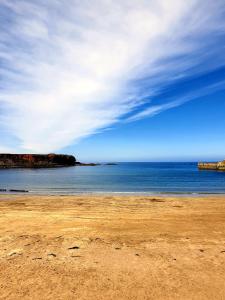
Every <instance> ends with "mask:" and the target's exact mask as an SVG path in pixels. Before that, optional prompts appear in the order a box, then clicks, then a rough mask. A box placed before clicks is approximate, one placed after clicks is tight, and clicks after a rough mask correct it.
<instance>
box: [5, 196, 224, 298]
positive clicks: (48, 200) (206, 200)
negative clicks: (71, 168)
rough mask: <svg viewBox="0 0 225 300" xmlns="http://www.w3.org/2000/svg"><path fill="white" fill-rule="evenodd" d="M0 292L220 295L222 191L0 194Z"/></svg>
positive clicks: (80, 295)
mask: <svg viewBox="0 0 225 300" xmlns="http://www.w3.org/2000/svg"><path fill="white" fill-rule="evenodd" d="M0 299H7V300H8V299H13V300H15V299H34V300H36V299H37V300H42V299H43V300H47V299H85V300H86V299H104V300H106V299H107V300H108V299H157V300H159V299H182V300H184V299H196V300H197V299H198V300H199V299H210V300H211V299H220V300H221V299H225V196H207V197H189V198H188V197H176V198H174V197H144V196H138V197H136V196H123V197H120V196H109V195H107V196H97V195H95V196H86V195H83V196H29V195H20V196H13V195H1V196H0Z"/></svg>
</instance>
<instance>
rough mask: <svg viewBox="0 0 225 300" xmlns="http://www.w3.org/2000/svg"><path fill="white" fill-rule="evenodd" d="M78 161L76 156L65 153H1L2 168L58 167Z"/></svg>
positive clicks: (67, 165)
mask: <svg viewBox="0 0 225 300" xmlns="http://www.w3.org/2000/svg"><path fill="white" fill-rule="evenodd" d="M76 163H77V162H76V158H75V157H74V156H72V155H64V154H0V168H56V167H69V166H75V165H76Z"/></svg>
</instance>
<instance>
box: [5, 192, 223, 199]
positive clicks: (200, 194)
mask: <svg viewBox="0 0 225 300" xmlns="http://www.w3.org/2000/svg"><path fill="white" fill-rule="evenodd" d="M4 195H12V196H28V197H38V196H41V197H45V196H46V197H48V196H49V197H63V196H65V197H76V196H86V197H91V196H93V197H105V196H115V197H117V196H118V197H132V196H135V197H156V196H158V197H166V198H167V197H190V198H194V197H211V196H219V197H223V196H225V192H214V193H212V192H208V193H207V192H189V193H187V192H177V193H175V192H165V193H164V192H155V193H153V192H152V193H149V192H105V191H104V192H74V193H62V192H58V193H56V192H55V193H54V192H52V193H46V192H39V193H38V192H36V191H35V192H32V191H20V190H18V191H12V192H11V191H6V192H1V191H0V197H1V196H4Z"/></svg>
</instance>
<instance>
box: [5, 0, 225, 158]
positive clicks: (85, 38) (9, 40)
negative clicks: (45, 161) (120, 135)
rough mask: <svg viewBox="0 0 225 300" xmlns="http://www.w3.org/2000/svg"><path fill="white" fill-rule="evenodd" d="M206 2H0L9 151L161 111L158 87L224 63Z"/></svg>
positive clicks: (217, 18) (62, 142) (219, 20)
mask: <svg viewBox="0 0 225 300" xmlns="http://www.w3.org/2000/svg"><path fill="white" fill-rule="evenodd" d="M214 2H215V3H213V2H212V1H205V2H204V5H203V4H202V1H197V0H190V1H178V0H157V1H145V0H132V1H128V0H123V1H111V0H98V1H97V0H93V1H85V0H84V1H76V0H67V1H66V0H63V1H57V0H54V1H53V0H48V1H43V0H39V1H35V0H33V1H28V0H23V1H21V0H14V1H11V0H3V1H1V4H0V18H1V23H0V78H1V79H0V125H1V129H0V130H4V132H7V134H8V135H9V136H10V137H11V139H12V141H15V143H14V144H15V145H16V149H17V150H18V151H26V152H29V151H32V152H50V151H58V150H60V149H62V148H63V147H66V146H67V145H70V144H72V143H74V142H76V141H79V140H80V139H81V138H83V137H85V136H88V135H91V134H94V133H95V132H96V131H99V130H101V129H103V128H107V127H108V126H111V125H112V124H114V123H116V122H118V121H120V120H121V119H123V118H126V115H127V114H134V115H133V116H131V117H129V118H130V120H132V119H133V120H135V119H139V118H141V117H145V116H146V115H149V116H150V115H154V110H157V109H158V112H160V111H162V110H161V109H159V108H157V106H155V105H154V104H152V103H153V102H154V99H155V97H156V96H157V94H158V93H160V91H161V90H162V89H163V88H164V87H166V86H167V85H169V84H171V83H172V82H175V81H178V80H180V79H181V78H184V77H186V76H190V75H193V74H198V73H201V72H206V71H209V70H212V69H214V68H217V67H218V66H221V65H223V64H224V58H223V57H222V56H221V57H219V55H220V51H219V49H213V50H212V47H211V43H213V42H215V41H216V39H219V38H220V35H223V34H224V28H225V27H224V25H225V24H224V23H225V22H224V19H223V16H224V4H223V2H224V1H220V0H218V1H214ZM209 37H210V38H209ZM205 49H207V50H210V51H207V52H206V51H204V50H205ZM200 54H201V57H200ZM215 57H217V58H218V59H217V60H213V59H211V58H215ZM206 61H207V64H206V63H205V62H206ZM218 61H219V62H218ZM143 82H145V84H143ZM144 86H145V88H143V87H144ZM146 99H147V100H146ZM175 101H177V102H176V103H177V104H178V103H179V105H180V104H181V103H183V102H182V101H181V100H175ZM145 103H146V104H148V103H149V105H150V107H148V108H147V109H146V108H145V109H144V111H143V112H140V113H139V115H136V114H135V112H134V111H135V109H137V108H138V107H140V106H143V104H145ZM151 105H152V107H151ZM164 105H165V107H167V109H169V108H172V107H173V104H171V103H165V104H164ZM151 111H152V112H153V113H149V112H151ZM147 112H148V113H147ZM8 147H10V145H8V144H7V143H6V144H4V145H2V148H3V149H8Z"/></svg>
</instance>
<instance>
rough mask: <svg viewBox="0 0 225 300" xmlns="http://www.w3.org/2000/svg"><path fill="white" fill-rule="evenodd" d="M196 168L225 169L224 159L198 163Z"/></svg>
mask: <svg viewBox="0 0 225 300" xmlns="http://www.w3.org/2000/svg"><path fill="white" fill-rule="evenodd" d="M198 168H199V169H200V170H218V171H225V160H223V161H220V162H216V163H209V162H206V163H202V162H200V163H198Z"/></svg>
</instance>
